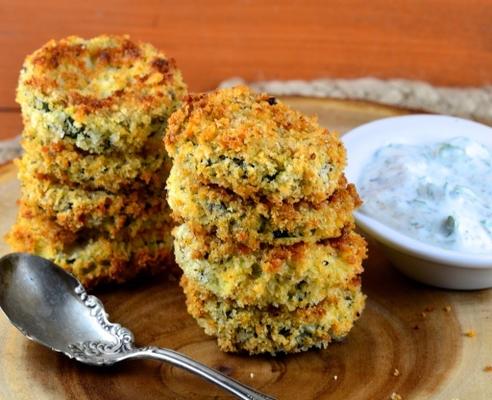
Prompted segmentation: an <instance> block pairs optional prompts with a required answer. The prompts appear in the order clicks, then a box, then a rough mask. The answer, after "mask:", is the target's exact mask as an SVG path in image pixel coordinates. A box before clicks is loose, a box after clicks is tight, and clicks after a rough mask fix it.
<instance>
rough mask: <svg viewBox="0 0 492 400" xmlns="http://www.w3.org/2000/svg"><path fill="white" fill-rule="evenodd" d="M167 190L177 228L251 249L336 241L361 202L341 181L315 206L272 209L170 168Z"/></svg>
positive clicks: (353, 190)
mask: <svg viewBox="0 0 492 400" xmlns="http://www.w3.org/2000/svg"><path fill="white" fill-rule="evenodd" d="M167 189H168V202H169V206H170V207H171V209H172V210H173V217H174V218H175V219H176V220H177V221H178V222H179V223H181V222H186V223H188V224H189V225H191V226H193V228H194V230H203V231H205V232H209V233H213V234H214V235H216V236H217V237H218V238H219V239H221V240H223V241H234V242H237V243H241V244H244V245H246V246H248V247H249V248H251V249H256V248H259V246H260V245H261V244H262V243H268V244H275V245H288V244H294V243H298V242H301V241H304V242H309V243H314V242H317V241H319V240H322V239H327V238H333V237H337V236H340V235H341V233H342V230H343V229H344V227H347V226H351V225H353V220H354V219H353V216H352V212H353V211H354V209H355V208H356V207H358V206H359V205H360V203H361V202H360V199H359V196H358V195H357V192H356V190H355V187H354V186H353V185H348V184H347V181H346V179H345V177H342V179H340V182H339V185H338V188H337V189H336V190H335V192H334V193H333V194H332V195H331V196H330V197H329V198H328V199H327V200H325V201H324V202H322V203H319V204H311V203H309V202H307V201H300V202H298V203H294V204H291V203H282V204H277V205H275V204H272V203H269V202H267V201H265V202H255V201H252V200H251V199H243V198H242V197H240V196H237V195H235V194H233V193H231V192H230V191H228V190H225V189H222V188H220V187H219V186H217V185H203V184H200V183H197V182H196V181H193V180H192V179H191V178H190V176H189V175H184V174H183V173H182V170H180V169H179V168H178V167H176V166H174V167H173V168H172V169H171V174H170V176H169V179H168V181H167Z"/></svg>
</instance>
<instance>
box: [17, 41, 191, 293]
mask: <svg viewBox="0 0 492 400" xmlns="http://www.w3.org/2000/svg"><path fill="white" fill-rule="evenodd" d="M185 94H186V86H185V84H184V83H183V80H182V77H181V73H180V71H179V70H178V69H177V68H176V66H175V63H174V61H173V60H172V59H168V58H167V57H166V56H165V55H164V54H163V53H161V52H159V51H157V50H156V49H155V48H154V47H152V46H150V45H148V44H140V43H134V42H132V41H131V40H130V39H129V38H128V37H126V36H100V37H96V38H93V39H91V40H84V39H81V38H78V37H69V38H66V39H63V40H61V41H58V42H56V41H50V42H48V43H47V44H46V45H45V46H43V47H42V48H41V49H39V50H37V51H36V52H34V53H33V54H32V55H30V56H29V57H27V58H26V61H25V63H24V65H23V67H22V70H21V75H20V80H19V87H18V90H17V101H18V103H20V105H21V108H22V116H23V121H24V131H23V148H24V154H23V156H22V158H21V159H20V160H19V161H18V167H19V178H20V181H21V198H20V200H19V206H20V210H19V214H18V217H17V221H16V223H15V225H14V226H13V227H12V229H11V231H10V232H9V234H8V235H7V240H8V242H9V243H10V244H11V246H12V247H13V249H14V250H17V251H26V252H30V253H34V254H37V255H41V256H43V257H46V258H48V259H50V260H53V261H54V262H56V263H57V264H58V265H60V266H62V267H63V268H65V269H67V270H68V271H70V272H72V273H73V274H74V275H75V276H76V277H77V278H79V279H80V280H81V281H82V282H83V283H84V284H85V285H89V286H91V285H94V284H97V283H99V282H122V281H125V280H127V279H129V278H131V277H133V276H135V275H137V274H138V273H140V272H143V271H149V272H153V271H157V270H160V269H162V267H163V266H164V264H165V262H166V261H167V260H168V259H169V258H171V259H172V237H171V233H170V231H171V223H170V215H169V214H170V213H169V210H168V207H167V204H166V202H165V201H163V198H165V180H166V177H167V173H168V172H169V169H170V161H169V159H167V157H166V155H165V149H164V144H163V136H164V131H165V129H166V126H167V120H168V117H169V116H170V114H171V113H172V112H173V111H175V109H176V108H177V107H178V105H179V103H180V101H181V99H182V98H183V97H184V95H185Z"/></svg>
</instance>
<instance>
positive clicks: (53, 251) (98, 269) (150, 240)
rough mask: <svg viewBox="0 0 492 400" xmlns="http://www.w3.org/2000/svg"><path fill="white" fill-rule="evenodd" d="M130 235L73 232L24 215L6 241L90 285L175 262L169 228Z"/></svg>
mask: <svg viewBox="0 0 492 400" xmlns="http://www.w3.org/2000/svg"><path fill="white" fill-rule="evenodd" d="M127 233H128V232H127ZM132 236H133V237H132V240H128V237H127V235H126V234H123V235H121V236H120V237H117V238H110V237H109V236H107V235H104V234H103V233H101V232H96V231H91V230H85V231H84V232H79V233H77V234H76V233H74V232H71V231H69V230H66V229H64V228H63V227H61V226H59V225H58V224H57V223H56V222H55V221H53V220H52V219H49V218H47V217H45V216H39V215H30V216H29V215H27V214H23V215H19V216H18V218H17V221H16V223H15V224H14V225H13V226H12V228H11V230H10V231H9V233H8V234H7V236H6V238H5V239H6V241H7V243H9V245H10V246H11V247H12V249H13V250H14V251H22V252H28V253H32V254H36V255H40V256H42V257H45V258H47V259H49V260H51V261H53V262H55V263H56V264H57V265H59V266H60V267H62V268H64V269H66V270H67V271H69V272H71V273H72V274H74V275H75V276H76V277H77V279H79V280H80V281H81V282H82V284H83V285H84V286H86V287H90V288H92V287H94V286H96V285H99V284H104V283H122V282H126V281H128V280H130V279H133V278H134V277H136V276H138V275H141V274H156V273H160V272H162V271H164V270H166V268H168V266H171V265H173V264H174V261H173V251H172V238H171V233H170V227H168V226H162V227H160V228H159V229H141V230H140V231H139V232H138V233H137V234H134V235H132Z"/></svg>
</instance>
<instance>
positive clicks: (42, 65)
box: [16, 35, 186, 154]
mask: <svg viewBox="0 0 492 400" xmlns="http://www.w3.org/2000/svg"><path fill="white" fill-rule="evenodd" d="M185 94H186V85H185V84H184V82H183V79H182V77H181V72H180V71H179V70H178V69H177V68H176V63H175V61H174V60H173V59H171V58H168V57H167V56H166V55H165V54H164V53H162V52H160V51H158V50H157V49H155V48H154V47H153V46H151V45H150V44H146V43H137V42H134V41H132V40H130V38H129V37H128V36H109V35H102V36H98V37H95V38H92V39H88V40H86V39H82V38H80V37H77V36H70V37H68V38H65V39H61V40H59V41H55V40H51V41H49V42H48V43H46V44H45V45H44V46H43V47H41V48H40V49H38V50H36V51H35V52H34V53H33V54H31V55H30V56H28V57H27V58H26V59H25V62H24V64H23V67H22V69H21V74H20V79H19V85H18V89H17V98H16V99H17V102H18V103H19V104H20V105H21V108H22V114H23V119H24V124H25V125H28V126H31V127H32V128H33V129H35V130H36V131H37V132H38V138H39V140H40V141H41V142H42V144H50V143H56V142H60V141H61V142H64V143H70V144H72V145H74V146H76V147H77V148H79V149H81V150H84V151H87V152H90V153H95V154H101V153H105V152H108V151H114V150H116V151H122V152H135V151H138V150H140V149H141V148H142V146H143V145H144V144H145V142H146V141H147V140H148V138H149V137H151V136H153V135H155V134H159V133H162V131H164V130H165V128H166V125H167V119H168V117H169V115H170V114H171V113H172V112H173V111H174V110H175V109H176V108H177V106H178V104H179V102H180V100H181V99H182V98H183V96H184V95H185Z"/></svg>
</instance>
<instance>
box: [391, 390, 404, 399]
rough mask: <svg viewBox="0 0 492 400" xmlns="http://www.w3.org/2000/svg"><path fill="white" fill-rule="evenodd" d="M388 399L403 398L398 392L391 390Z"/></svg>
mask: <svg viewBox="0 0 492 400" xmlns="http://www.w3.org/2000/svg"><path fill="white" fill-rule="evenodd" d="M390 400H403V397H401V396H400V395H399V394H398V393H396V392H393V393H391V396H390Z"/></svg>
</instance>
